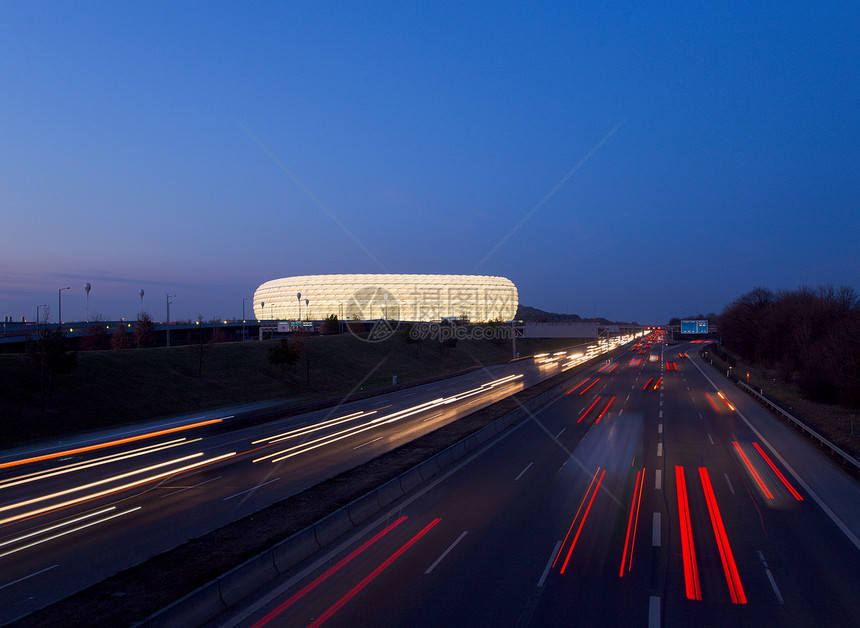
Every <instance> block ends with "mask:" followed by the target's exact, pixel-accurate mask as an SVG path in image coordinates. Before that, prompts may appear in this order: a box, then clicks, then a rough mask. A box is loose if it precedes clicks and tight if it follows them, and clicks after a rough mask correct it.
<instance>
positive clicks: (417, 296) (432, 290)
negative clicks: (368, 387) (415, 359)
mask: <svg viewBox="0 0 860 628" xmlns="http://www.w3.org/2000/svg"><path fill="white" fill-rule="evenodd" d="M299 295H301V296H299ZM516 311H517V288H516V286H514V284H513V282H512V281H511V280H510V279H505V278H504V277H489V276H482V275H383V274H378V275H377V274H367V275H304V276H299V277H285V278H283V279H273V280H272V281H267V282H266V283H264V284H263V285H261V286H260V287H259V288H257V290H256V291H255V292H254V316H255V317H256V318H257V320H260V321H263V320H268V321H271V320H285V321H286V320H297V319H301V320H321V319H323V318H325V317H327V316H329V315H331V314H336V315H337V317H338V319H339V320H375V319H381V318H385V319H389V320H401V321H427V322H432V321H440V320H443V319H450V318H465V319H468V320H469V321H472V322H484V321H491V320H503V321H508V320H511V319H513V317H514V315H515V314H516Z"/></svg>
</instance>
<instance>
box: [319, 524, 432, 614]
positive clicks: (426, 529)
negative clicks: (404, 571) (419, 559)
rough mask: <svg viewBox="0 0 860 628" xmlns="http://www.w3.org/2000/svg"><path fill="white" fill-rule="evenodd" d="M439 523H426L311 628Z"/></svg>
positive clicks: (338, 607)
mask: <svg viewBox="0 0 860 628" xmlns="http://www.w3.org/2000/svg"><path fill="white" fill-rule="evenodd" d="M439 521H440V520H439V519H434V520H433V521H431V522H430V523H428V524H427V525H426V526H425V527H424V529H423V530H421V532H419V533H418V534H416V535H415V536H413V537H412V538H411V539H409V540H408V541H407V542H406V543H405V544H404V545H403V546H402V547H401V548H400V549H398V550H397V551H396V552H394V553H393V554H392V555H391V556H389V557H388V558H386V559H385V562H383V563H382V564H381V565H379V567H377V568H376V569H374V570H373V571H371V572H370V573H369V574H367V576H365V577H364V579H363V580H362V581H361V582H359V583H358V584H357V585H355V586H354V587H353V588H352V589H350V591H349V593H347V594H346V595H344V596H343V597H342V598H340V599H339V600H338V601H337V602H335V603H334V604H333V605H332V606H331V608H329V609H328V610H327V611H326V612H325V613H323V614H322V615H320V616H319V617H318V618H317V619H316V620H315V621H313V622H311V628H313V627H315V626H321V625H322V624H323V622H325V621H326V620H328V619H329V618H330V617H331V616H332V615H334V614H335V613H336V612H337V611H338V610H339V609H340V608H341V607H342V606H343V605H344V604H346V603H347V602H349V601H350V600H351V599H352V598H353V597H355V595H356V594H357V593H358V592H359V591H361V590H362V589H363V588H364V587H366V586H367V585H368V584H369V583H370V582H371V581H372V580H373V579H374V578H376V576H378V575H379V574H381V573H382V572H383V570H384V569H385V568H386V567H388V566H389V565H390V564H391V563H393V562H394V561H395V560H397V559H398V558H399V557H400V555H401V554H403V552H405V551H406V550H408V549H409V548H410V547H412V546H413V545H414V544H415V543H416V542H418V540H419V539H420V538H421V537H422V536H424V535H425V534H427V533H428V532H429V531H430V529H431V528H433V526H435V525H436V524H437V523H439Z"/></svg>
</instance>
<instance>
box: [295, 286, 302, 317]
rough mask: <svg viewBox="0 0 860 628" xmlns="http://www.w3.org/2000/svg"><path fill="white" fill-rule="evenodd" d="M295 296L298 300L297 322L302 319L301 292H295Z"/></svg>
mask: <svg viewBox="0 0 860 628" xmlns="http://www.w3.org/2000/svg"><path fill="white" fill-rule="evenodd" d="M296 298H297V299H298V300H299V322H301V320H302V293H301V292H296Z"/></svg>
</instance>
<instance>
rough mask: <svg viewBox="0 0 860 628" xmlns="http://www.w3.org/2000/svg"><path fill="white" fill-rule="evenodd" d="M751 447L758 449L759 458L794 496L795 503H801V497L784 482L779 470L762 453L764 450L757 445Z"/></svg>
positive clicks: (786, 481)
mask: <svg viewBox="0 0 860 628" xmlns="http://www.w3.org/2000/svg"><path fill="white" fill-rule="evenodd" d="M753 447H755V448H756V449H758V453H760V454H761V457H762V458H764V459H765V462H767V463H768V464H769V465H770V468H771V469H773V472H774V473H776V475H777V477H778V478H779V479H780V480H782V483H783V484H785V487H786V488H787V489H788V490H789V491H791V494H792V495H794V499H796V500H797V501H801V502H802V501H803V497H801V496H800V493H798V492H797V491H796V490H794V487H793V486H792V485H791V484H789V483H788V480H786V479H785V476H784V475H783V474H782V473H780V471H779V469H777V468H776V465H775V464H773V462H772V461H771V459H770V458H769V457H768V455H767V454H766V453H764V450H763V449H762V448H761V447H759V446H758V443H753Z"/></svg>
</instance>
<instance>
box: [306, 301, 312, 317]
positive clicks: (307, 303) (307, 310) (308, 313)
mask: <svg viewBox="0 0 860 628" xmlns="http://www.w3.org/2000/svg"><path fill="white" fill-rule="evenodd" d="M310 304H311V302H310V301H308V300H307V299H305V318H306V319H308V320H311V308H310Z"/></svg>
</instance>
